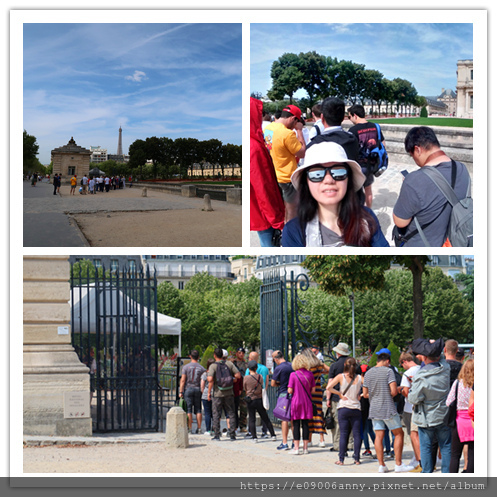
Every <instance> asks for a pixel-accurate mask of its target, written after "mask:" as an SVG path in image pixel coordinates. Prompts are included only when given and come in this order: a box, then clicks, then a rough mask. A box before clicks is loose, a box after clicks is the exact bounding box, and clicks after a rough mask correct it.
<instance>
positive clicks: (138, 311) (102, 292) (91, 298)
mask: <svg viewBox="0 0 497 497" xmlns="http://www.w3.org/2000/svg"><path fill="white" fill-rule="evenodd" d="M97 295H98V306H99V308H100V309H104V304H105V309H106V311H107V315H106V316H105V318H103V317H100V318H99V325H100V330H103V329H107V330H111V329H113V328H114V331H115V326H116V319H117V311H118V310H119V313H120V314H121V315H122V314H127V315H128V316H129V317H127V318H126V319H128V320H129V321H130V322H133V320H135V319H136V320H137V322H135V323H133V324H137V325H140V324H142V323H141V320H143V324H144V325H145V327H146V328H145V329H148V324H147V322H146V320H150V329H151V330H152V331H153V330H154V329H155V313H154V312H153V311H151V310H150V309H149V308H148V307H146V306H142V305H141V304H139V303H138V302H136V301H135V300H133V299H132V298H131V297H128V296H127V295H125V294H124V293H123V292H122V291H120V290H118V289H117V288H114V287H106V288H96V287H95V286H84V287H75V288H74V289H73V291H71V299H70V300H69V303H70V305H71V308H72V309H71V318H72V317H74V320H75V323H74V324H73V326H74V327H75V328H76V329H75V330H74V331H78V329H79V327H81V329H82V330H84V331H85V332H88V333H95V332H96V330H97V312H96V309H97ZM131 329H134V328H133V327H131ZM157 333H158V334H159V335H175V336H177V337H178V349H179V350H181V319H177V318H173V317H171V316H166V315H165V314H161V313H160V312H157Z"/></svg>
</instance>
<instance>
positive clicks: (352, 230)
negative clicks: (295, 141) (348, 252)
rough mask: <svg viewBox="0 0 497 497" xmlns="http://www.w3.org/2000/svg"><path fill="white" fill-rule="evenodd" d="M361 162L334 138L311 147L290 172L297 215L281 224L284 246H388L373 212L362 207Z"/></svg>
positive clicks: (362, 181) (363, 177)
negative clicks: (298, 164) (297, 203)
mask: <svg viewBox="0 0 497 497" xmlns="http://www.w3.org/2000/svg"><path fill="white" fill-rule="evenodd" d="M365 179H366V178H365V176H364V174H362V171H361V167H360V166H359V164H358V163H357V162H355V161H353V160H349V159H348V157H347V154H346V153H345V150H344V149H343V147H341V146H340V145H338V144H337V143H335V142H321V143H316V144H314V145H312V146H310V147H309V148H308V149H307V151H306V155H305V159H304V164H303V165H302V166H300V167H299V168H297V169H296V170H295V172H294V173H293V174H292V183H293V185H294V187H295V189H296V190H298V193H299V207H298V216H297V217H296V218H294V219H292V220H291V221H289V222H288V223H287V224H286V225H285V228H284V229H283V236H282V240H281V243H282V246H283V247H340V246H344V245H349V246H356V247H388V246H389V244H388V242H387V241H386V239H385V237H384V235H383V233H382V231H381V228H380V224H379V222H378V219H377V217H376V216H375V214H374V213H373V211H372V210H371V209H369V208H367V207H365V206H364V191H363V188H362V186H363V184H364V181H365Z"/></svg>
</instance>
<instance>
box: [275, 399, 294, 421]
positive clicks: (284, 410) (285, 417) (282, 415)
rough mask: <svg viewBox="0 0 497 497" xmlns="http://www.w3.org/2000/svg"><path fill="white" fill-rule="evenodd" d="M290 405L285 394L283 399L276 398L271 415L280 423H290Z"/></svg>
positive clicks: (290, 402) (290, 401)
mask: <svg viewBox="0 0 497 497" xmlns="http://www.w3.org/2000/svg"><path fill="white" fill-rule="evenodd" d="M291 405H292V399H291V397H290V394H288V393H287V394H286V395H285V396H284V397H283V396H282V397H278V400H277V401H276V406H275V407H274V409H273V415H274V416H276V417H277V418H278V419H281V420H282V421H290V419H291Z"/></svg>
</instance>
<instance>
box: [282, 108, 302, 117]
mask: <svg viewBox="0 0 497 497" xmlns="http://www.w3.org/2000/svg"><path fill="white" fill-rule="evenodd" d="M283 110H284V111H287V112H290V114H292V115H294V116H295V117H296V118H297V119H298V120H299V121H300V119H301V118H302V111H301V110H300V109H299V108H298V107H297V106H296V105H287V106H286V107H285V108H284V109H283Z"/></svg>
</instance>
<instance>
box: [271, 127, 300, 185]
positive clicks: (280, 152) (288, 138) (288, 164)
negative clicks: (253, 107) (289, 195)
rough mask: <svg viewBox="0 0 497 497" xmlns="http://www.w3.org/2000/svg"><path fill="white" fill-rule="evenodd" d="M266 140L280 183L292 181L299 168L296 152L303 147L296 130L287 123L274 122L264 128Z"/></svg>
mask: <svg viewBox="0 0 497 497" xmlns="http://www.w3.org/2000/svg"><path fill="white" fill-rule="evenodd" d="M264 141H265V142H266V147H267V148H268V150H269V153H270V154H271V158H272V159H273V164H274V169H275V171H276V178H277V179H278V183H290V181H291V180H290V178H291V176H292V173H293V171H295V169H297V159H296V158H295V154H296V153H297V152H298V151H299V150H300V149H301V148H302V143H300V142H299V140H298V138H297V136H296V135H295V132H294V131H293V130H291V129H288V128H287V127H286V126H285V125H283V124H281V123H278V122H274V123H271V124H268V125H267V126H266V127H265V128H264Z"/></svg>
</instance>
